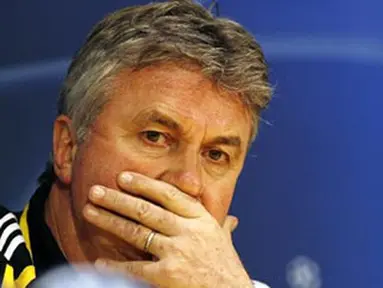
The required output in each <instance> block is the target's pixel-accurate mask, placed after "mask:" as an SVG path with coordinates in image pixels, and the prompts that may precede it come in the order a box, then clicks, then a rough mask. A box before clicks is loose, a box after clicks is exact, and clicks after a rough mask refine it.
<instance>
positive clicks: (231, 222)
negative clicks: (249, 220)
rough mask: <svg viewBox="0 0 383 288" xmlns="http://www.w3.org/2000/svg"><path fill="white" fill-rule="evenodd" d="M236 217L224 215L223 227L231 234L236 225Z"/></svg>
mask: <svg viewBox="0 0 383 288" xmlns="http://www.w3.org/2000/svg"><path fill="white" fill-rule="evenodd" d="M238 222H239V221H238V218H237V217H235V216H232V215H228V216H226V219H225V222H224V223H223V229H224V230H225V231H227V232H228V233H229V234H231V233H232V232H233V231H234V230H235V229H236V228H237V226H238Z"/></svg>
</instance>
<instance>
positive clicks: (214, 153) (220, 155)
mask: <svg viewBox="0 0 383 288" xmlns="http://www.w3.org/2000/svg"><path fill="white" fill-rule="evenodd" d="M207 157H209V158H210V160H211V161H213V162H216V163H220V162H225V161H228V160H229V156H228V155H227V154H226V153H225V152H223V151H221V150H217V149H212V150H209V151H208V152H207Z"/></svg>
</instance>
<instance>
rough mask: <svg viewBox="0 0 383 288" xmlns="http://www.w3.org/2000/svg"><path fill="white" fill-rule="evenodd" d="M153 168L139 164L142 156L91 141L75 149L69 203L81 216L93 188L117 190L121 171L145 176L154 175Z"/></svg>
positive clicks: (141, 161) (107, 142)
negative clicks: (104, 187)
mask: <svg viewBox="0 0 383 288" xmlns="http://www.w3.org/2000/svg"><path fill="white" fill-rule="evenodd" d="M153 167H158V165H153V163H149V162H148V161H143V160H142V155H141V157H140V155H136V154H135V153H134V151H133V152H132V151H129V150H128V149H126V148H124V149H122V148H121V147H119V146H118V145H117V144H115V143H113V142H111V141H106V140H104V139H103V138H101V137H97V136H93V137H90V139H88V140H87V141H86V143H84V144H83V146H81V147H80V148H79V149H78V152H77V154H76V159H75V163H74V166H73V171H72V173H73V174H72V175H73V181H72V189H71V191H72V194H73V195H72V199H73V200H74V202H75V203H74V206H75V208H76V210H77V212H78V213H81V210H82V209H83V207H84V205H85V204H86V202H87V200H88V194H89V190H90V188H91V187H92V186H93V185H103V186H106V187H109V188H112V189H119V188H118V186H117V177H118V175H119V174H120V173H121V172H123V171H133V172H137V173H141V174H145V175H148V176H150V175H155V173H156V171H153Z"/></svg>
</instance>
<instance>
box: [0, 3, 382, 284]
mask: <svg viewBox="0 0 383 288" xmlns="http://www.w3.org/2000/svg"><path fill="white" fill-rule="evenodd" d="M147 2H149V1H143V0H142V1H139V0H136V1H133V0H131V1H128V0H127V1H118V0H109V1H89V0H87V1H85V0H83V1H75V0H68V1H48V0H35V1H21V0H14V1H2V2H1V3H0V39H1V40H0V41H1V42H0V43H1V45H0V115H1V118H0V119H1V121H0V131H1V134H0V135H1V141H0V159H1V160H0V171H1V174H0V180H1V181H0V188H1V189H0V203H2V204H5V205H7V206H8V207H10V208H14V209H19V208H21V207H22V206H23V205H24V203H25V202H26V201H27V200H28V198H29V197H30V195H31V193H33V191H34V188H35V185H36V181H35V179H36V177H37V176H38V175H39V173H40V172H41V171H42V170H43V168H44V164H45V161H46V159H47V157H48V154H49V151H50V146H51V129H52V122H53V119H54V117H55V113H56V112H55V103H56V99H57V96H58V91H59V87H60V84H61V82H62V80H63V76H64V74H65V70H66V68H67V66H68V63H69V61H70V58H71V56H72V55H73V53H74V52H75V51H76V50H77V49H78V48H79V47H80V45H81V44H82V42H83V40H84V38H85V35H86V34H87V32H88V31H89V29H90V28H91V27H92V25H93V24H94V23H95V22H97V21H98V20H100V19H101V18H102V17H103V16H104V15H105V14H106V13H108V12H110V11H113V10H115V9H117V8H120V7H124V6H127V5H133V4H142V3H147ZM204 2H209V1H204ZM219 5H220V14H221V16H226V17H229V18H233V19H235V20H237V21H239V22H240V23H242V24H243V25H244V26H245V27H247V28H248V29H249V30H250V31H251V32H252V33H253V34H254V35H255V36H256V38H257V39H258V40H259V42H260V43H261V45H262V46H263V48H264V50H265V53H266V56H267V59H268V61H269V64H270V69H271V75H272V81H273V84H274V85H275V88H276V92H275V97H274V100H273V102H272V104H271V106H270V108H269V109H268V110H267V111H266V113H265V114H264V115H263V118H264V119H265V121H264V123H263V124H262V126H261V129H260V134H259V138H258V139H257V140H256V143H255V145H254V147H253V149H252V150H251V152H250V156H249V158H248V161H247V163H246V167H245V169H244V173H243V175H242V177H241V178H240V181H239V184H238V189H237V194H236V196H235V199H234V203H233V207H232V213H233V214H235V215H237V216H238V217H240V225H239V227H238V230H237V231H236V233H235V241H236V245H237V247H238V249H239V252H240V254H241V257H242V259H243V261H244V263H245V265H246V267H247V268H248V271H249V273H250V274H251V275H252V276H253V277H254V278H256V279H259V280H263V281H265V282H267V283H268V284H270V285H271V286H272V287H274V288H278V287H282V288H284V287H286V288H287V287H293V288H318V287H326V288H327V287H328V288H339V287H348V288H351V287H369V288H370V287H371V288H379V287H383V273H381V267H382V266H383V263H382V262H383V261H382V259H383V255H382V254H383V253H382V252H383V248H382V247H381V246H382V245H383V232H382V228H381V226H382V225H381V222H382V221H381V219H382V218H383V209H382V202H383V201H382V200H383V199H382V198H383V197H382V196H381V195H380V194H379V193H381V192H382V191H383V189H382V188H383V187H382V186H383V185H382V176H383V175H381V174H382V163H383V153H382V150H383V125H382V117H381V116H380V113H381V109H382V107H383V97H382V92H383V88H382V85H381V84H379V82H380V81H381V79H382V76H383V69H382V68H383V29H381V27H383V17H382V11H383V2H382V1H380V0H370V1H363V2H362V1H357V0H348V1H347V0H322V1H304V0H291V1H285V0H275V1H255V0H236V1H230V0H220V1H219ZM288 283H290V284H288Z"/></svg>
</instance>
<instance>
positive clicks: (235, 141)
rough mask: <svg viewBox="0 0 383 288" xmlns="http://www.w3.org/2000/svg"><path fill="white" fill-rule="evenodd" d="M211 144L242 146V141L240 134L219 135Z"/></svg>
mask: <svg viewBox="0 0 383 288" xmlns="http://www.w3.org/2000/svg"><path fill="white" fill-rule="evenodd" d="M210 143H211V144H216V145H226V146H232V147H241V144H242V141H241V138H239V137H238V136H219V137H216V138H214V139H213V140H212V141H210Z"/></svg>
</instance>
